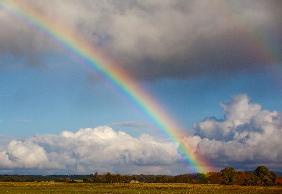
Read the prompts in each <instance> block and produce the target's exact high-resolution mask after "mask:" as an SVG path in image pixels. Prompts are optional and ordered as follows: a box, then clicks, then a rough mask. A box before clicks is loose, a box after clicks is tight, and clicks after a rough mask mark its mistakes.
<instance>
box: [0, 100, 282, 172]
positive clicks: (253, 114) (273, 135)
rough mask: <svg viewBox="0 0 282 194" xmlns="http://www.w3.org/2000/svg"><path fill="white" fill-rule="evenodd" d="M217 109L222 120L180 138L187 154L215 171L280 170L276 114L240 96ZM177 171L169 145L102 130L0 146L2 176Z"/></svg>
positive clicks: (281, 131) (280, 124)
mask: <svg viewBox="0 0 282 194" xmlns="http://www.w3.org/2000/svg"><path fill="white" fill-rule="evenodd" d="M221 106H222V108H223V110H224V117H223V118H222V119H216V118H214V117H210V118H206V119H204V120H203V121H201V122H199V123H197V124H195V126H194V130H195V131H196V134H195V135H193V136H186V137H183V138H185V141H187V143H188V144H190V145H191V147H192V148H193V151H194V152H197V153H200V154H202V155H203V156H204V157H205V158H206V159H207V160H208V161H210V163H211V164H212V165H213V166H214V167H217V168H222V167H225V166H230V165H231V166H234V167H236V168H241V169H247V170H250V169H253V168H255V166H257V165H260V164H264V165H267V166H269V167H270V168H272V169H274V170H279V169H281V167H282V165H281V164H282V143H281V137H282V116H281V114H280V113H279V112H276V111H269V110H264V109H263V108H262V107H261V105H259V104H256V103H253V102H251V101H250V99H249V97H248V96H246V95H238V96H235V97H233V98H232V99H231V100H230V101H229V102H226V103H222V105H221ZM183 169H187V170H188V169H189V164H187V163H186V162H185V161H184V160H183V158H182V156H181V154H180V153H179V150H178V145H177V144H175V143H174V142H170V141H164V140H161V139H158V138H157V137H152V136H150V135H146V134H144V135H141V136H139V137H133V136H131V135H129V134H127V133H125V132H122V131H116V130H113V129H112V128H110V127H107V126H104V127H97V128H86V129H80V130H78V131H76V132H71V131H64V132H62V133H61V134H58V135H41V136H35V137H31V138H27V139H23V140H11V141H10V142H8V143H6V144H2V145H1V144H0V170H1V171H5V170H6V171H5V172H7V170H12V171H13V172H22V173H26V172H28V171H27V170H37V171H36V172H40V173H68V174H72V173H86V174H87V173H91V172H94V171H99V172H108V171H111V172H118V173H145V174H152V173H156V174H158V173H159V174H175V173H183ZM190 169H191V168H190ZM8 172H9V171H8Z"/></svg>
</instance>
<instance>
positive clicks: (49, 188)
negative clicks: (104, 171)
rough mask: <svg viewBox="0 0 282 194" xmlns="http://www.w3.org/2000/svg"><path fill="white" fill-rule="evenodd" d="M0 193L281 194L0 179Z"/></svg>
mask: <svg viewBox="0 0 282 194" xmlns="http://www.w3.org/2000/svg"><path fill="white" fill-rule="evenodd" d="M0 193H1V194H4V193H9V194H49V193H50V194H51V193H52V194H91V193H95V194H102V193H103V194H106V193H107V194H110V193H111V194H114V193H120V194H121V193H123V194H127V193H128V194H129V193H130V194H135V193H136V194H137V193H138V194H139V193H145V194H146V193H152V194H154V193H156V194H157V193H158V194H160V193H163V194H165V193H180V194H181V193H191V194H205V193H207V194H213V193H214V194H245V193H246V194H281V193H282V187H257V186H251V187H250V186H223V185H203V184H201V185H199V184H197V185H196V184H195V185H193V184H84V183H52V182H37V183H35V182H34V183H15V182H13V183H0Z"/></svg>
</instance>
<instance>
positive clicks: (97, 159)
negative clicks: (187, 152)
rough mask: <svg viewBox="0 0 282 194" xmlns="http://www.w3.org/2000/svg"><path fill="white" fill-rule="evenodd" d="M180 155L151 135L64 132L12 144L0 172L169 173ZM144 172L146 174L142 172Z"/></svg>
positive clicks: (99, 130) (0, 161)
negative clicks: (134, 135) (25, 170)
mask: <svg viewBox="0 0 282 194" xmlns="http://www.w3.org/2000/svg"><path fill="white" fill-rule="evenodd" d="M179 159H180V155H179V153H178V151H177V146H176V145H175V144H173V143H171V142H165V141H161V140H158V139H155V138H153V137H151V136H149V135H142V136H140V137H132V136H131V135H129V134H127V133H125V132H122V131H114V130H113V129H112V128H110V127H106V126H105V127H97V128H94V129H93V128H86V129H80V130H78V131H76V132H70V131H64V132H62V133H61V134H59V135H43V136H35V137H32V138H29V139H26V140H22V141H18V140H13V141H11V142H10V143H9V144H8V145H7V147H6V148H4V149H3V150H2V151H1V152H0V168H2V169H9V168H19V169H42V170H48V169H57V170H61V171H66V172H73V173H90V172H93V171H103V172H105V171H113V172H128V170H129V169H130V170H132V171H133V172H134V171H135V172H145V171H146V168H148V169H151V170H152V171H151V173H155V172H154V169H155V170H157V172H159V171H160V172H166V170H167V169H166V168H167V167H166V166H169V165H173V164H174V163H177V161H178V160H179ZM142 169H143V170H142Z"/></svg>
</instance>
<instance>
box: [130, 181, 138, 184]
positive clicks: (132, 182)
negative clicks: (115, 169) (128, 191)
mask: <svg viewBox="0 0 282 194" xmlns="http://www.w3.org/2000/svg"><path fill="white" fill-rule="evenodd" d="M130 183H131V184H136V183H140V182H139V181H137V180H131V181H130Z"/></svg>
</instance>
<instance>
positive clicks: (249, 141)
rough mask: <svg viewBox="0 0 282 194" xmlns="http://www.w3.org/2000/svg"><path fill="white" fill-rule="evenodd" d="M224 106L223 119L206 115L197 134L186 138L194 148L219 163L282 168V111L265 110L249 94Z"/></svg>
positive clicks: (197, 128)
mask: <svg viewBox="0 0 282 194" xmlns="http://www.w3.org/2000/svg"><path fill="white" fill-rule="evenodd" d="M222 107H223V110H224V113H225V114H224V118H223V119H216V118H207V119H205V120H203V121H202V122H200V123H198V124H196V125H195V130H196V131H197V132H196V133H197V134H196V135H195V136H191V137H186V141H187V142H188V143H190V145H191V146H193V148H194V149H195V151H197V152H200V153H202V154H203V155H204V156H205V157H206V158H208V159H209V160H211V161H212V162H213V163H214V164H215V165H217V166H224V165H235V166H239V167H242V168H246V167H247V166H254V165H258V164H265V165H269V166H270V167H272V168H276V169H277V168H281V166H282V141H281V137H282V116H281V114H279V113H278V112H276V111H269V110H264V109H263V108H262V107H261V106H260V105H259V104H255V103H253V102H251V101H250V99H249V97H248V96H246V95H239V96H236V97H234V98H233V99H232V100H231V101H230V102H228V103H224V104H222Z"/></svg>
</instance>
